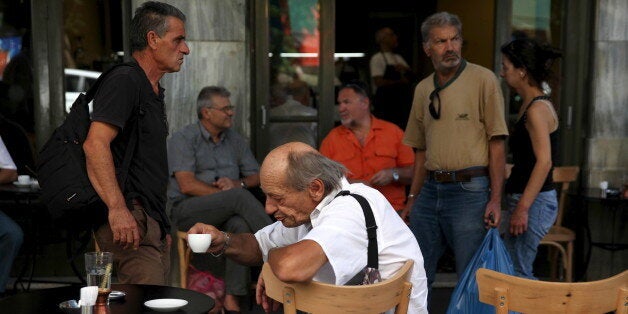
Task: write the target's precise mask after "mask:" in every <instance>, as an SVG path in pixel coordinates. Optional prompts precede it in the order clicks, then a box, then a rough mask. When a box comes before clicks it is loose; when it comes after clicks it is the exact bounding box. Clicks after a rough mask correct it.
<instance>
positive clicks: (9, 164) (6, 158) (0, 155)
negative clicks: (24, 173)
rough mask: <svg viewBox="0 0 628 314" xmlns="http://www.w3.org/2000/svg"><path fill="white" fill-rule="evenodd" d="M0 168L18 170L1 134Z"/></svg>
mask: <svg viewBox="0 0 628 314" xmlns="http://www.w3.org/2000/svg"><path fill="white" fill-rule="evenodd" d="M0 169H9V170H17V167H16V166H15V163H14V162H13V158H11V155H9V150H8V149H7V147H6V146H5V145H4V142H3V141H2V137H1V136H0Z"/></svg>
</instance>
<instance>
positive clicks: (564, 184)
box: [539, 166, 580, 282]
mask: <svg viewBox="0 0 628 314" xmlns="http://www.w3.org/2000/svg"><path fill="white" fill-rule="evenodd" d="M578 172H580V168H579V167H576V166H571V167H555V168H554V172H553V173H552V179H553V180H554V183H557V184H560V190H559V196H558V214H557V215H556V221H555V222H554V225H553V226H552V228H550V230H549V232H548V233H547V234H546V235H545V236H544V237H543V239H542V240H541V243H540V244H539V246H540V245H549V246H551V247H554V248H556V249H557V250H558V251H559V252H560V256H561V259H562V266H563V267H562V268H563V270H564V274H563V278H564V280H565V281H567V282H571V281H573V275H572V273H573V242H574V240H575V239H576V234H575V233H574V232H573V230H571V229H569V228H565V227H563V226H562V222H563V215H564V213H565V201H566V200H567V192H568V190H569V184H570V183H571V182H574V181H576V179H577V178H578ZM554 256H555V255H554ZM551 262H552V265H551V267H552V268H551V274H552V278H555V276H554V274H555V273H556V269H557V265H556V258H552V259H551Z"/></svg>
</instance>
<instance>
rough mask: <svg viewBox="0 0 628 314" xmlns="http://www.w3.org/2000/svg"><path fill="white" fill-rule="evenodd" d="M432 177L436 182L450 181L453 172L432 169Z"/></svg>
mask: <svg viewBox="0 0 628 314" xmlns="http://www.w3.org/2000/svg"><path fill="white" fill-rule="evenodd" d="M434 179H435V180H436V182H438V183H443V182H452V181H453V180H454V178H453V172H451V171H445V170H436V171H434Z"/></svg>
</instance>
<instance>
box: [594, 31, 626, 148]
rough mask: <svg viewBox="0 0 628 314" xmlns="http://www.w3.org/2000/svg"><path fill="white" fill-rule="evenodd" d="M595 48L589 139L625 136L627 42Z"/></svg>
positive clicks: (599, 45)
mask: <svg viewBox="0 0 628 314" xmlns="http://www.w3.org/2000/svg"><path fill="white" fill-rule="evenodd" d="M594 45H595V53H594V54H595V60H594V64H595V66H594V68H593V104H594V105H593V106H592V107H591V111H592V120H591V122H592V123H591V137H628V123H627V122H628V111H627V110H626V108H628V88H626V82H627V81H628V41H621V42H607V41H604V42H596V43H594Z"/></svg>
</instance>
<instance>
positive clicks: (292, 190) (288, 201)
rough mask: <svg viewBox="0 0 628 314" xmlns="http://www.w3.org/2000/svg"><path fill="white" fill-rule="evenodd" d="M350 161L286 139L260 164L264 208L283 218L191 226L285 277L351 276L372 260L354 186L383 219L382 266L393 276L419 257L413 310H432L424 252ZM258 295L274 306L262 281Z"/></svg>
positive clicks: (217, 246)
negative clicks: (245, 230) (351, 174)
mask: <svg viewBox="0 0 628 314" xmlns="http://www.w3.org/2000/svg"><path fill="white" fill-rule="evenodd" d="M344 173H345V168H344V167H343V166H342V165H341V164H339V163H336V162H335V161H332V160H330V159H328V158H326V157H324V156H322V155H320V154H319V153H318V152H316V150H314V149H313V148H312V147H310V146H308V145H306V144H303V143H295V142H293V143H288V144H285V145H282V146H280V147H278V148H277V149H275V150H273V151H271V152H270V153H269V154H268V156H267V157H266V159H265V160H264V163H263V164H262V168H261V171H260V174H261V187H262V189H263V190H264V193H265V194H266V196H267V201H266V212H267V213H268V214H271V215H273V216H274V217H275V218H276V219H277V222H276V223H274V224H272V225H269V226H267V227H265V228H263V229H261V230H259V231H258V232H257V233H255V234H254V235H253V234H250V233H249V234H228V233H225V232H221V231H219V230H218V229H216V228H215V227H213V226H210V225H204V224H197V225H195V226H193V227H192V228H191V229H190V230H189V231H188V233H209V234H211V235H212V244H211V247H210V248H209V252H212V253H218V254H221V253H224V254H226V255H227V256H228V257H230V258H232V259H234V260H236V261H238V262H239V263H244V264H249V265H260V264H261V263H262V262H263V261H266V262H268V263H269V265H270V267H271V269H272V271H273V273H274V274H275V275H276V276H277V277H278V278H279V279H280V280H283V281H290V282H306V281H310V280H316V281H321V282H326V283H332V284H337V285H344V284H347V283H348V282H349V281H350V280H351V279H352V278H354V277H355V276H356V275H358V274H359V273H360V272H361V271H362V270H363V269H364V267H365V266H366V264H367V246H368V237H367V231H366V224H365V218H364V214H363V211H362V208H361V206H360V205H359V203H358V202H357V201H356V200H355V199H354V198H353V197H336V196H337V194H338V193H339V192H340V191H343V190H348V191H349V192H351V193H353V194H358V195H361V196H362V197H364V198H365V199H366V200H367V201H368V203H369V205H370V207H371V209H372V212H373V215H374V217H375V222H376V224H377V242H378V246H379V250H378V252H379V255H378V258H379V271H380V273H381V276H382V279H383V280H385V279H387V278H390V277H391V276H392V275H393V274H394V273H395V272H396V271H397V270H399V269H400V268H401V266H402V265H403V263H404V262H405V261H406V260H413V261H414V268H413V270H412V275H411V279H410V281H411V282H412V295H411V297H410V307H409V312H410V313H427V303H426V299H427V279H426V276H425V270H424V268H423V256H422V255H421V250H420V249H419V246H418V244H417V242H416V240H415V239H414V237H413V235H412V233H411V232H410V230H409V229H408V227H407V226H406V224H405V223H404V222H403V221H402V220H401V218H400V217H399V215H397V213H396V212H395V210H394V209H393V208H392V206H391V205H390V203H388V201H387V200H386V198H385V197H384V196H383V195H382V194H381V193H379V192H378V191H377V190H374V189H372V188H370V187H367V186H365V185H363V184H350V183H349V182H348V181H347V180H346V178H345V177H344ZM257 300H258V303H261V304H262V306H263V307H264V309H266V310H268V309H270V308H271V307H272V304H271V303H269V302H268V301H267V300H269V299H268V298H266V296H265V293H264V287H263V278H261V280H259V281H258V286H257Z"/></svg>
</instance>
